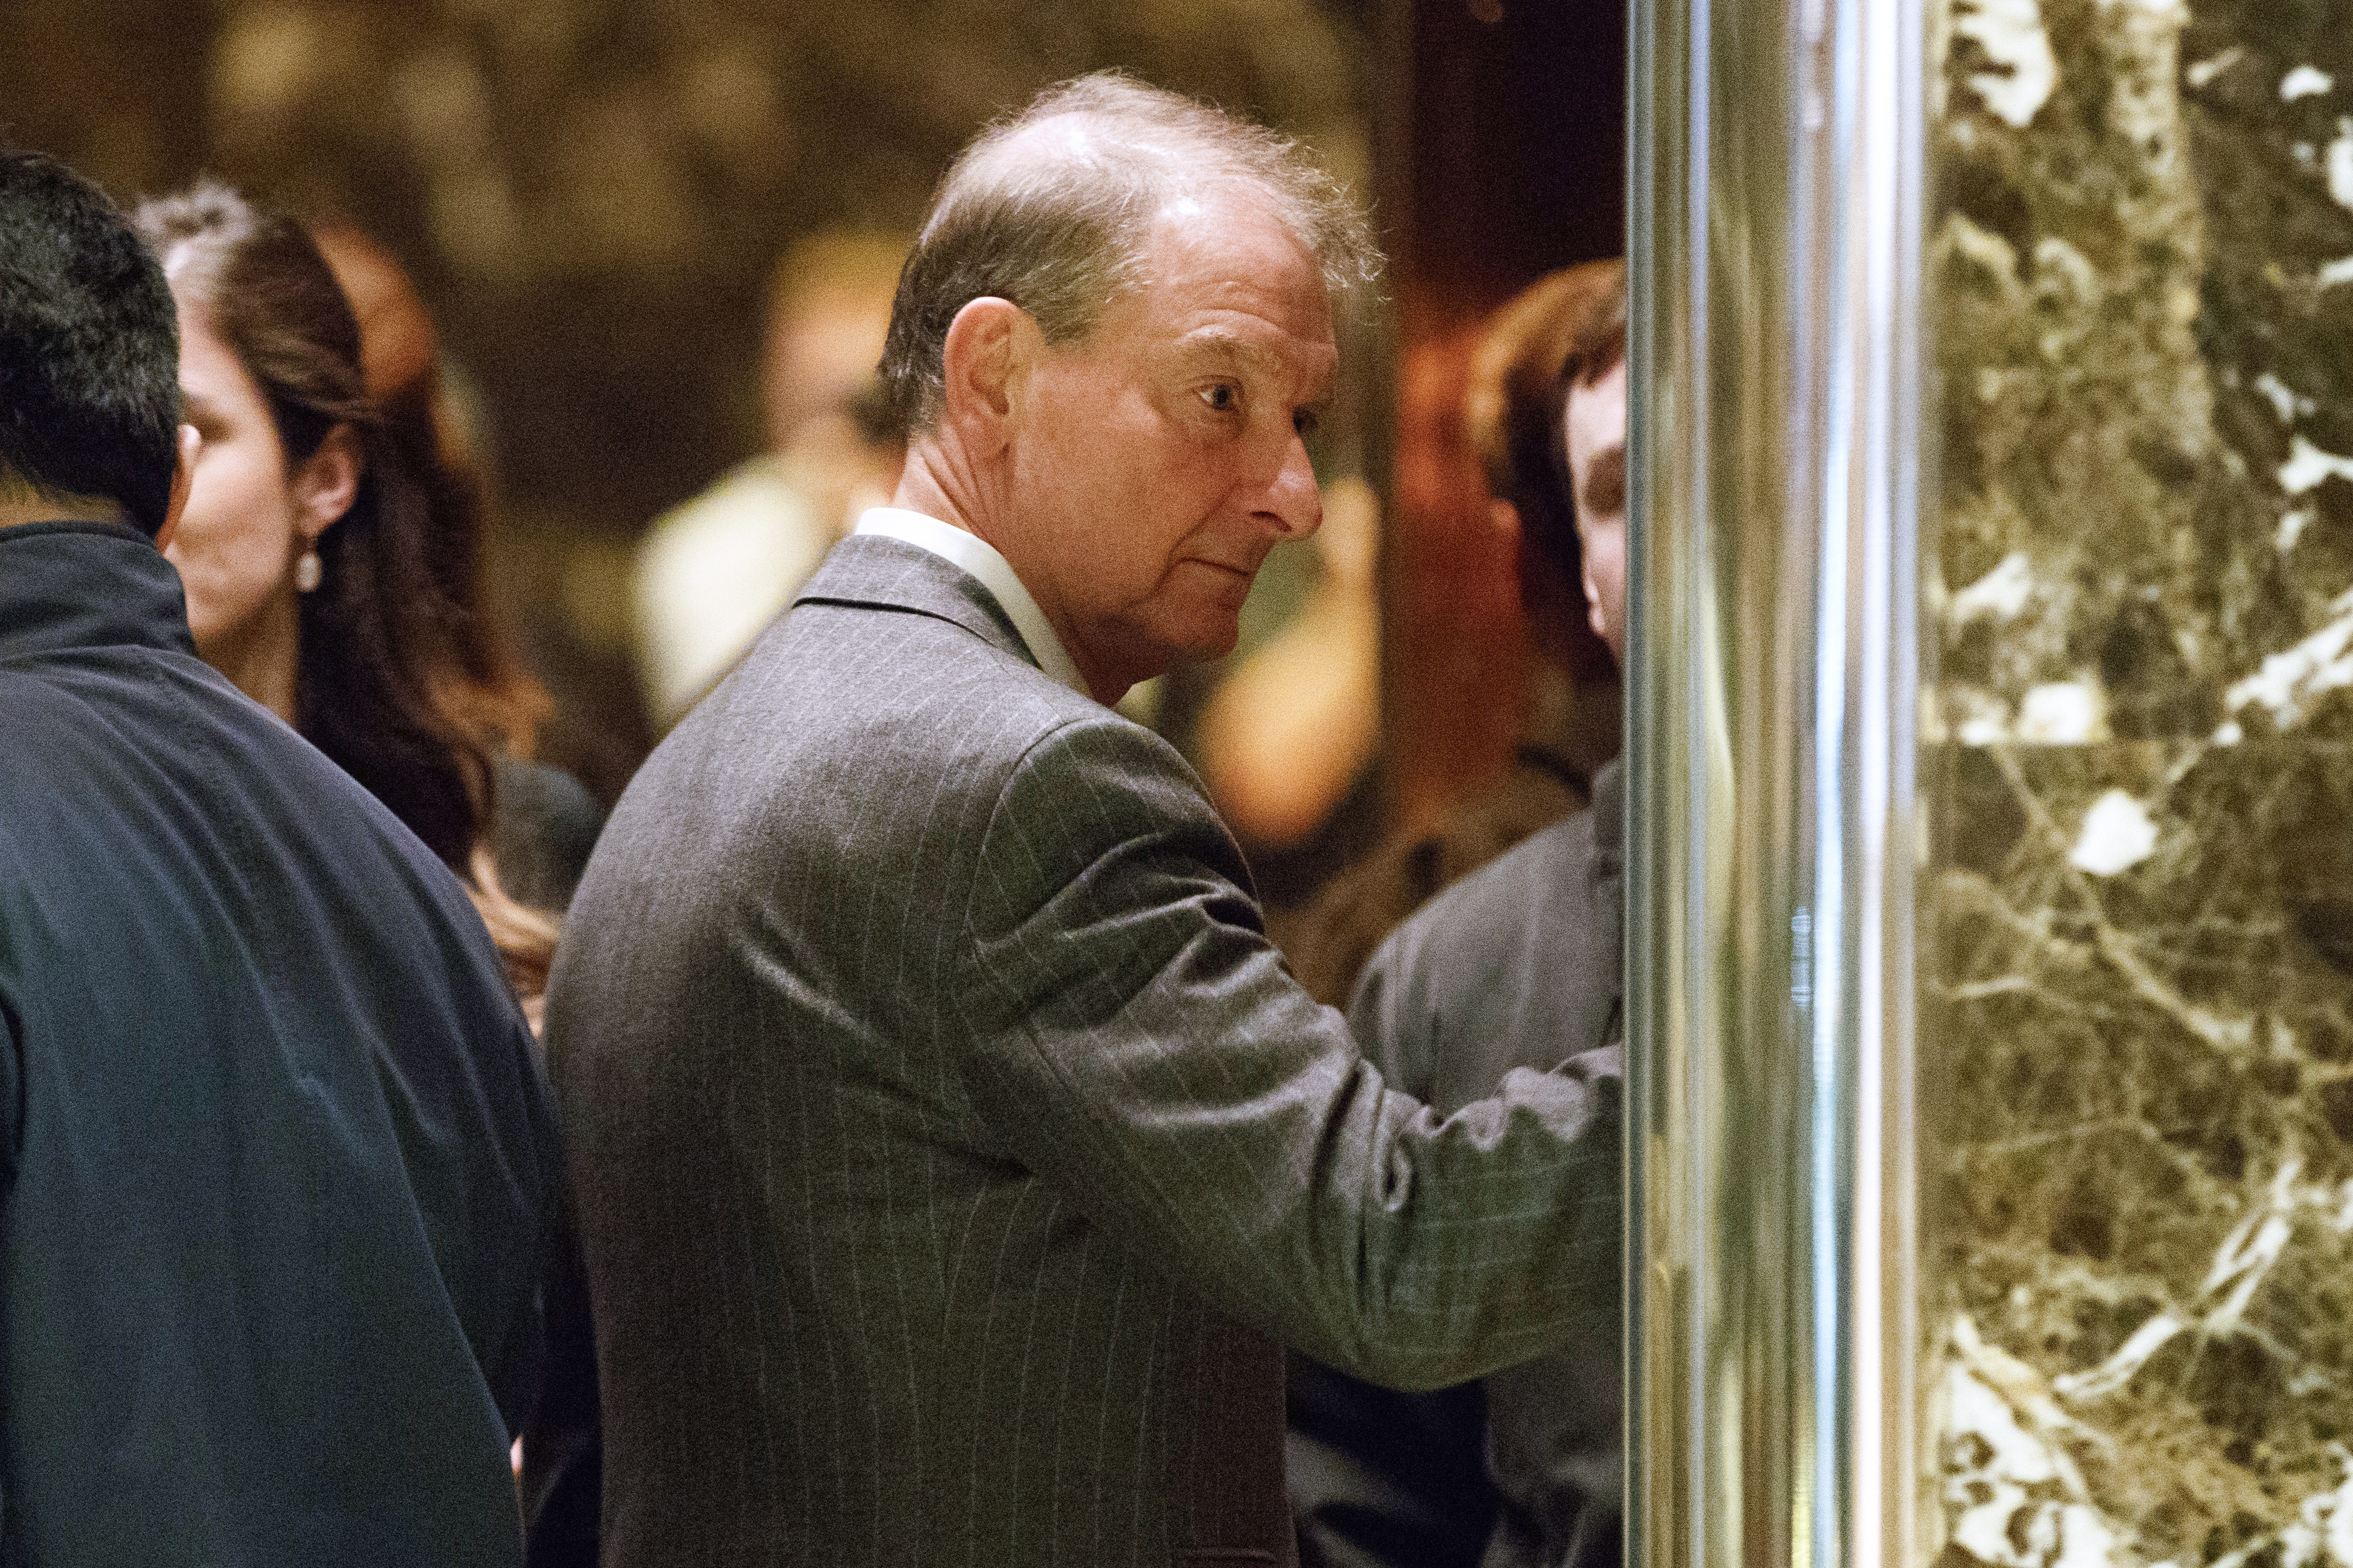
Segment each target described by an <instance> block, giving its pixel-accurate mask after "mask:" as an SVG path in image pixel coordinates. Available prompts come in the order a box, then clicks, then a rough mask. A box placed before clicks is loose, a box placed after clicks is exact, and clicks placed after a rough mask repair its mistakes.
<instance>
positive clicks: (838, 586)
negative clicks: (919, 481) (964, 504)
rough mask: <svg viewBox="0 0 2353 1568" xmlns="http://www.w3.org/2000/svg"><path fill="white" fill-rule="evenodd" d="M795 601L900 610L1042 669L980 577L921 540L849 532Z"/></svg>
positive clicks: (1010, 618) (797, 602) (803, 587)
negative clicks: (945, 624)
mask: <svg viewBox="0 0 2353 1568" xmlns="http://www.w3.org/2000/svg"><path fill="white" fill-rule="evenodd" d="M793 603H794V604H796V605H855V606H858V607H860V608H863V609H871V610H901V611H906V612H910V613H913V614H914V615H918V616H932V617H934V619H937V620H943V621H946V622H948V623H949V624H950V625H952V626H962V627H963V628H964V629H965V630H966V631H968V632H970V633H971V634H972V635H973V636H975V637H978V638H980V640H981V641H983V642H985V643H987V644H988V645H989V646H990V647H997V648H1002V649H1003V650H1004V651H1005V652H1007V653H1009V654H1011V655H1012V656H1013V657H1014V658H1018V659H1020V660H1021V661H1022V662H1023V663H1025V664H1028V665H1029V666H1030V668H1034V669H1037V670H1038V671H1039V673H1040V674H1043V673H1044V667H1043V666H1041V665H1039V662H1038V658H1037V656H1036V655H1035V654H1033V653H1031V652H1030V651H1029V645H1028V644H1027V643H1025V642H1023V641H1022V640H1021V634H1020V632H1019V631H1018V630H1016V629H1015V627H1014V625H1013V618H1012V617H1011V616H1008V615H1007V614H1006V613H1005V607H1004V606H1003V605H999V604H998V603H997V596H996V595H993V594H991V593H990V592H989V591H988V589H987V587H986V586H984V585H983V584H982V583H981V581H980V579H979V578H977V577H975V576H974V575H973V574H971V573H969V572H966V571H965V570H964V569H963V568H962V567H960V566H958V565H956V564H955V563H954V562H952V561H949V560H947V559H946V558H945V557H944V556H940V555H934V554H933V553H932V552H930V551H928V550H926V549H924V548H923V546H922V545H920V544H909V543H908V542H906V541H904V540H902V539H892V538H890V537H889V536H888V535H885V534H879V533H853V534H851V535H850V536H849V538H847V539H845V540H843V541H842V542H840V543H839V544H837V545H835V546H834V547H833V550H832V552H830V553H829V554H828V555H827V556H826V558H825V562H824V563H823V564H822V565H820V566H818V569H817V571H816V572H815V573H814V574H812V575H811V576H810V578H809V580H808V581H807V583H806V584H803V585H802V587H801V591H800V592H799V594H797V595H795V596H794V599H793Z"/></svg>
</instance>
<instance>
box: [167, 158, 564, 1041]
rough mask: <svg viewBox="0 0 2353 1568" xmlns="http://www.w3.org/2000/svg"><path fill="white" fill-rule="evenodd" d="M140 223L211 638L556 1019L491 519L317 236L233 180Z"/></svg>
mask: <svg viewBox="0 0 2353 1568" xmlns="http://www.w3.org/2000/svg"><path fill="white" fill-rule="evenodd" d="M135 222H136V224H137V226H138V227H139V229H140V231H141V232H142V234H143V235H144V236H145V237H146V238H147V241H148V243H149V244H150V245H152V246H153V247H154V249H155V252H156V255H157V257H158V258H160V259H161V260H162V262H163V264H164V274H165V276H166V278H167V279H169V280H170V283H171V286H172V293H173V297H174V300H175V301H176V302H177V304H178V306H179V312H180V345H181V346H180V380H181V390H182V394H183V396H184V399H185V405H186V407H185V418H186V419H187V421H188V422H189V423H190V424H192V425H194V426H195V427H196V429H197V431H198V433H199V435H200V436H201V437H202V438H203V440H202V445H201V446H200V447H199V448H198V450H197V456H196V461H195V475H194V480H193V483H192V486H191V490H190V495H189V500H188V507H187V510H186V512H185V515H184V517H183V519H182V521H181V525H180V529H179V532H178V533H177V535H176V536H175V537H174V540H173V542H172V545H171V548H170V549H169V551H167V552H166V553H167V554H168V555H169V556H170V558H171V560H172V562H173V563H174V565H175V566H177V567H178V568H179V570H180V575H181V578H182V580H183V582H184V583H185V585H186V590H187V598H188V622H189V626H190V628H191V629H192V630H193V631H194V633H195V641H196V651H197V652H198V653H199V654H201V655H202V656H203V657H204V658H205V660H206V662H207V663H209V664H211V665H212V666H213V667H214V668H216V669H218V670H220V671H221V672H222V673H223V674H224V675H226V676H227V677H228V678H229V679H231V680H232V681H234V682H236V684H237V687H238V688H239V689H242V690H243V691H244V692H245V693H246V694H247V695H248V696H249V697H251V698H253V699H254V700H257V701H259V702H261V703H262V704H264V705H265V706H267V707H269V708H270V709H271V710H274V711H275V712H277V714H278V715H279V716H280V718H282V719H284V720H285V721H287V722H288V723H290V724H291V725H292V726H293V727H294V728H295V729H296V730H297V731H300V732H301V734H302V735H303V736H304V737H305V738H306V739H308V740H309V741H311V742H312V743H313V744H315V745H316V746H317V747H318V748H319V749H320V750H321V751H322V752H325V753H326V754H327V755H328V756H329V757H330V758H332V760H333V761H334V762H336V763H339V764H340V765H341V766H342V767H343V770H344V771H345V772H347V773H350V774H352V776H353V777H354V778H356V779H357V780H358V781H359V782H360V783H361V784H364V785H365V786H366V787H367V789H368V790H369V792H370V793H371V794H373V795H375V797H376V798H377V799H378V800H380V801H382V802H383V803H384V804H385V805H386V806H388V807H390V808H391V810H392V811H393V813H394V815H396V816H398V817H399V818H400V820H401V821H402V822H404V823H406V825H407V826H409V828H410V829H411V830H412V831H414V832H415V833H416V834H417V837H419V838H422V839H423V840H424V841H425V843H426V845H427V847H429V848H431V849H432V850H433V852H434V853H435V854H436V855H438V856H439V857H440V858H441V859H442V860H443V861H444V862H445V863H446V864H448V866H449V867H450V868H452V869H453V870H455V871H456V872H457V873H458V874H459V877H461V878H462V879H464V880H465V881H466V884H467V886H468V888H469V889H470V891H471V892H472V894H473V898H474V902H475V905H476V907H477V908H479V909H480V910H481V912H482V917H483V919H484V921H485V922H486V923H487V924H488V925H489V926H490V929H491V935H492V937H493V938H494V939H495V940H496V941H497V943H498V946H499V951H500V952H501V955H502V956H503V957H504V958H505V960H506V963H507V968H508V973H509V975H510V977H511V978H512V980H513V981H514V984H515V989H516V991H517V993H518V994H520V995H522V998H523V999H524V1004H525V1006H526V1009H527V1010H528V1011H530V1012H531V1013H532V1015H533V1019H534V1022H536V1018H537V1013H538V1001H539V997H540V994H541V993H542V991H543V990H544V988H545V986H546V982H547V966H548V962H549V959H550V957H551V956H552V954H553V952H554V943H555V923H554V920H553V919H552V918H551V917H549V916H548V915H546V914H543V913H542V912H540V911H539V910H534V909H532V908H530V907H528V906H526V905H524V904H523V903H522V902H520V901H518V900H516V899H515V898H513V897H512V896H511V895H510V894H509V893H508V892H507V891H506V889H505V888H504V887H503V886H502V884H501V877H500V868H499V864H498V862H497V859H496V858H494V857H493V855H492V853H491V843H492V840H493V833H492V825H493V821H494V819H495V817H496V816H497V813H498V811H499V807H500V799H501V781H502V775H504V776H505V777H506V778H508V779H512V778H515V777H516V776H517V774H516V764H515V763H512V762H511V761H510V760H509V759H512V758H519V757H522V756H524V755H526V754H527V753H528V751H529V748H530V742H531V739H532V732H533V727H534V726H535V724H536V721H537V720H538V718H539V716H540V714H541V712H542V711H543V710H544V708H545V705H546V698H545V696H544V694H543V693H542V692H541V691H540V689H539V688H538V687H537V685H536V684H535V683H533V682H532V681H531V680H529V679H527V678H525V677H523V676H522V674H521V673H520V672H519V671H517V670H516V669H515V668H514V666H513V665H512V662H511V660H510V659H509V658H507V657H506V655H505V653H504V650H503V648H502V647H501V646H500V644H499V642H498V641H497V639H496V638H495V637H494V636H493V635H492V632H491V626H490V624H489V622H488V620H487V618H486V617H485V616H484V614H483V611H482V607H481V605H480V604H479V603H475V602H469V601H468V599H467V596H466V595H467V594H468V593H469V592H470V590H471V587H472V584H474V583H475V581H476V579H475V577H474V575H473V574H472V573H471V572H470V571H469V572H466V573H456V572H452V571H450V570H449V569H448V565H449V562H450V561H451V560H452V559H453V558H459V557H462V558H463V559H464V560H465V561H466V562H468V563H470V562H471V561H472V559H473V557H474V555H475V552H478V550H479V538H478V537H477V536H476V530H475V516H476V514H475V512H474V511H473V510H470V509H469V510H463V511H462V512H459V513H456V514H453V513H452V512H451V510H450V509H448V508H446V507H445V508H442V509H440V510H439V512H438V514H437V510H436V508H435V507H434V506H433V505H432V504H431V501H430V500H429V498H430V497H432V496H433V495H435V494H436V493H438V492H439V491H442V490H446V489H448V488H449V486H450V485H451V483H452V482H454V481H453V476H450V475H447V474H442V473H439V472H436V471H434V465H435V464H436V463H437V462H438V454H437V453H435V452H434V451H433V450H431V449H427V448H424V447H420V444H419V443H417V442H414V441H403V440H400V439H398V438H397V437H398V432H397V431H396V426H394V425H393V424H392V423H391V422H389V421H388V420H387V419H386V417H385V414H384V413H383V412H382V410H381V409H380V408H379V406H378V405H377V404H376V403H375V401H374V400H373V399H371V397H370V396H369V395H368V389H367V384H366V380H365V376H364V370H363V358H362V342H361V336H360V328H359V324H358V321H356V319H355V318H354V316H353V311H352V308H351V305H350V303H349V301H348V300H346V298H345V296H344V294H343V289H341V288H340V287H339V286H338V284H337V282H336V280H335V276H334V274H333V272H332V271H331V270H330V269H329V268H328V265H327V263H326V261H325V259H324V258H323V257H322V255H321V253H320V250H319V247H318V246H317V245H316V244H315V243H314V242H313V241H312V239H311V236H310V235H309V234H308V233H307V232H305V231H304V230H303V228H302V227H301V226H300V225H298V224H295V223H293V222H292V221H290V220H289V219H286V218H282V217H277V216H269V215H267V214H264V213H260V212H258V211H256V210H255V209H254V208H253V207H252V206H250V205H248V204H247V202H246V201H245V200H244V199H243V198H242V197H240V196H238V195H237V194H236V193H235V192H233V191H230V190H228V189H227V188H226V187H224V186H221V185H217V184H199V185H197V186H196V187H195V188H194V189H192V190H190V191H188V192H186V193H185V194H183V195H175V196H168V197H163V198H158V199H156V200H152V201H149V202H147V203H145V204H143V205H142V206H141V207H140V208H139V210H138V213H137V214H136V216H135ZM456 478H457V479H462V476H458V477H456ZM459 534H462V535H464V537H457V536H458V535H459Z"/></svg>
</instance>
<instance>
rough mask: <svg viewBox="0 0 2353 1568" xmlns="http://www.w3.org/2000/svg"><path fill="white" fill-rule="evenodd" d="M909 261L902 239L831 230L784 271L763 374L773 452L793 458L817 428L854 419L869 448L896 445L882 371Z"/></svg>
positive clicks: (796, 252) (771, 308)
mask: <svg viewBox="0 0 2353 1568" xmlns="http://www.w3.org/2000/svg"><path fill="white" fill-rule="evenodd" d="M906 256H907V241H906V239H905V238H904V237H892V236H889V235H884V234H879V233H872V232H869V231H866V230H862V229H848V228H829V229H824V230H820V231H819V232H818V233H816V234H813V235H810V236H809V237H807V238H805V239H803V240H801V241H800V242H799V243H798V244H797V245H795V246H794V247H792V248H791V249H790V250H787V251H786V253H785V255H784V258H782V259H781V260H780V261H778V262H777V264H776V275H775V277H774V279H772V280H771V281H770V283H769V286H768V320H767V343H766V348H765V354H764V356H763V360H762V365H761V394H762V403H763V406H764V409H765V417H766V420H767V435H768V449H769V450H770V451H774V452H781V451H783V450H785V449H786V448H787V447H791V446H792V445H793V444H794V442H795V441H796V440H797V438H799V437H801V436H802V435H803V434H804V433H805V432H806V431H807V429H808V428H809V426H810V425H811V424H812V422H814V421H818V420H821V419H826V418H828V417H834V416H839V417H841V418H844V419H846V420H848V421H849V423H850V424H851V425H852V426H854V427H855V431H856V434H857V435H858V436H859V437H860V438H861V439H863V440H866V441H869V442H872V443H876V444H884V443H887V442H890V441H891V435H890V432H889V431H888V430H887V426H888V423H889V422H888V419H887V417H886V416H885V415H884V413H883V410H882V406H881V383H880V382H879V381H878V380H877V377H876V370H875V365H876V362H877V361H879V360H880V359H881V357H882V340H883V337H884V335H885V334H886V333H887V332H888V331H889V330H890V326H891V300H892V296H893V295H894V294H895V293H896V292H897V291H898V287H899V268H900V266H901V264H902V262H904V261H905V259H906Z"/></svg>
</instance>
